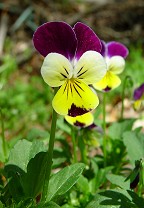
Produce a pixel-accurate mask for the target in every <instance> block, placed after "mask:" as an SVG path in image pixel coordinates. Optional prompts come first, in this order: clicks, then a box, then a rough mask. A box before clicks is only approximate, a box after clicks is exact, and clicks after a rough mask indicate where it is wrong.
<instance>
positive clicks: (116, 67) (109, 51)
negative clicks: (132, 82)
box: [94, 41, 128, 92]
mask: <svg viewBox="0 0 144 208" xmlns="http://www.w3.org/2000/svg"><path fill="white" fill-rule="evenodd" d="M101 54H102V55H103V57H104V58H105V60H106V63H107V73H106V74H105V76H104V77H103V79H102V80H100V81H99V82H97V83H95V84H94V87H95V88H96V89H98V90H101V91H105V92H107V91H109V90H112V89H114V88H116V87H118V86H119V85H120V84H121V80H120V78H119V77H118V75H119V74H120V73H122V72H123V70H124V68H125V58H126V57H127V55H128V49H127V48H126V47H125V46H124V45H123V44H121V43H119V42H115V41H112V42H109V43H105V42H103V41H102V51H101Z"/></svg>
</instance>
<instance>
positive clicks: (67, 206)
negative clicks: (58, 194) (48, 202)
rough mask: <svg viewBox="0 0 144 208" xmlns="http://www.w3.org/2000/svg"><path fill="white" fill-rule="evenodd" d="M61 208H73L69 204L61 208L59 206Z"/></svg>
mask: <svg viewBox="0 0 144 208" xmlns="http://www.w3.org/2000/svg"><path fill="white" fill-rule="evenodd" d="M61 207H62V208H74V207H73V206H71V205H69V204H65V205H63V206H61Z"/></svg>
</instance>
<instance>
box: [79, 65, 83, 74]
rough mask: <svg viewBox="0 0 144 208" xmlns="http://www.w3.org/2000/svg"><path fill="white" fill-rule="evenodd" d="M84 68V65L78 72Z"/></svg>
mask: <svg viewBox="0 0 144 208" xmlns="http://www.w3.org/2000/svg"><path fill="white" fill-rule="evenodd" d="M83 68H84V66H82V67H81V68H80V70H79V71H78V74H79V73H80V72H81V70H82V69H83Z"/></svg>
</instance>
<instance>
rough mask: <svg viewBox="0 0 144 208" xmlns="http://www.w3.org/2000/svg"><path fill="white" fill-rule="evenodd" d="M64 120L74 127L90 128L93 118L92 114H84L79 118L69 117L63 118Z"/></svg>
mask: <svg viewBox="0 0 144 208" xmlns="http://www.w3.org/2000/svg"><path fill="white" fill-rule="evenodd" d="M65 120H66V121H67V122H68V123H69V124H71V125H74V126H79V127H87V126H90V125H91V124H92V123H93V122H94V117H93V114H92V113H90V112H89V113H85V114H84V115H81V116H76V117H71V116H65Z"/></svg>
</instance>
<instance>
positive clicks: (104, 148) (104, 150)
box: [103, 92, 107, 167]
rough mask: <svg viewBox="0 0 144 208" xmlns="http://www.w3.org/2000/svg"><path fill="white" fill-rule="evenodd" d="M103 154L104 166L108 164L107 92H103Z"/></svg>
mask: <svg viewBox="0 0 144 208" xmlns="http://www.w3.org/2000/svg"><path fill="white" fill-rule="evenodd" d="M103 154H104V167H106V165H107V138H106V93H105V92H104V93H103Z"/></svg>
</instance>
